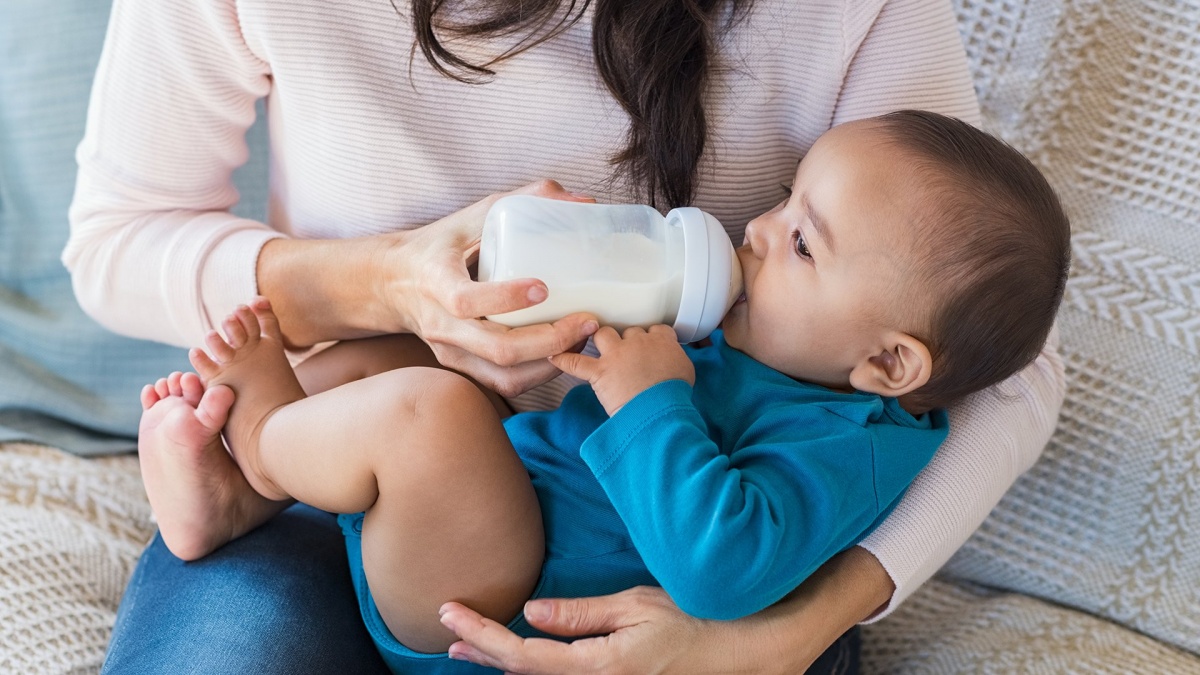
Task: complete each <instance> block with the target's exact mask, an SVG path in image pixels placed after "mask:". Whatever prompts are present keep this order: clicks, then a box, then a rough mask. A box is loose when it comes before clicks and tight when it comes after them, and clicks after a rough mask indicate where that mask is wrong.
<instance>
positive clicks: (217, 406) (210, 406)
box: [196, 384, 233, 433]
mask: <svg viewBox="0 0 1200 675" xmlns="http://www.w3.org/2000/svg"><path fill="white" fill-rule="evenodd" d="M231 407H233V390H232V389H230V388H229V387H226V386H225V385H223V384H218V385H217V386H215V387H213V388H211V389H209V390H208V391H206V392H204V396H203V397H201V399H200V404H199V405H197V406H196V419H197V420H198V421H199V422H200V424H201V425H202V426H203V427H204V428H205V429H208V430H209V431H211V432H213V433H218V432H220V431H221V428H222V427H224V426H225V422H226V421H227V420H228V419H229V409H230V408H231Z"/></svg>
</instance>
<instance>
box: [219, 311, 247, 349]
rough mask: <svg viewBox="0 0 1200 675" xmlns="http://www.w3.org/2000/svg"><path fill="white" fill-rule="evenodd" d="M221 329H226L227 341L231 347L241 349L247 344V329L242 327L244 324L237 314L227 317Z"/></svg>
mask: <svg viewBox="0 0 1200 675" xmlns="http://www.w3.org/2000/svg"><path fill="white" fill-rule="evenodd" d="M221 327H222V328H224V329H225V340H226V341H228V342H229V346H230V347H233V348H234V349H241V348H242V346H244V345H245V344H246V329H245V328H243V327H242V322H241V321H239V320H238V317H237V315H236V314H230V315H229V316H227V317H225V321H224V322H222V323H221Z"/></svg>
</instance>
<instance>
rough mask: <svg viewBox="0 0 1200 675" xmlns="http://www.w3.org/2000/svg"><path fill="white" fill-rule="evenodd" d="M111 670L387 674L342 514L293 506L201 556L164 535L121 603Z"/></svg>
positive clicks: (107, 661)
mask: <svg viewBox="0 0 1200 675" xmlns="http://www.w3.org/2000/svg"><path fill="white" fill-rule="evenodd" d="M104 672H105V673H114V674H116V673H119V674H122V675H124V674H125V673H155V674H158V673H172V672H198V673H264V674H267V673H325V672H336V673H339V674H344V675H350V674H352V673H372V674H379V673H387V672H388V671H387V668H386V667H385V666H384V664H383V661H382V660H381V659H380V657H379V655H378V653H377V652H376V651H375V646H374V645H373V644H372V642H371V638H370V636H369V635H368V634H367V631H366V629H365V628H364V626H363V622H362V618H361V617H360V615H359V611H358V603H357V601H356V600H355V595H354V587H353V586H352V585H351V582H350V571H349V567H348V566H347V562H346V547H345V543H344V539H343V537H342V532H341V528H339V527H338V525H337V519H336V517H335V516H332V515H330V514H327V513H324V512H322V511H318V510H316V509H313V508H311V507H308V506H303V505H296V506H293V507H291V508H289V509H287V510H286V511H284V512H283V513H281V514H280V515H279V516H277V517H275V518H274V519H273V520H271V521H270V522H268V523H266V524H265V525H263V526H262V527H260V528H258V529H257V530H254V531H253V532H251V533H250V534H248V535H246V536H244V537H242V538H240V539H238V540H236V541H234V542H231V543H229V544H227V545H226V546H224V547H223V548H221V549H220V550H218V551H216V552H214V553H213V554H211V555H209V556H207V557H205V558H203V559H202V560H199V561H196V562H192V563H184V562H183V561H181V560H179V559H178V558H176V557H175V556H174V555H172V554H171V552H170V551H168V550H167V548H166V546H164V545H163V542H162V539H161V538H160V537H155V539H154V541H153V542H152V543H151V544H150V546H149V547H148V548H147V549H146V552H145V553H143V555H142V558H141V560H139V561H138V565H137V568H136V569H135V571H134V574H133V578H132V579H131V580H130V582H129V587H128V588H127V589H126V591H125V596H124V597H123V598H122V600H121V607H120V610H119V611H118V613H117V622H116V626H115V627H114V629H113V637H112V642H111V643H110V644H109V649H108V654H107V656H106V658H105V663H104Z"/></svg>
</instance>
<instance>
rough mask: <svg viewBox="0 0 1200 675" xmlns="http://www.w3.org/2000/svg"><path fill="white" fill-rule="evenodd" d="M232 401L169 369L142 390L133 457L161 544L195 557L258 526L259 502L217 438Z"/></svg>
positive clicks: (193, 377)
mask: <svg viewBox="0 0 1200 675" xmlns="http://www.w3.org/2000/svg"><path fill="white" fill-rule="evenodd" d="M232 402H233V392H232V391H230V390H229V388H228V387H211V388H209V389H208V390H207V391H205V389H204V385H203V384H201V382H200V378H198V377H196V375H195V373H186V374H182V373H171V375H170V376H169V377H165V378H162V379H160V380H159V381H158V382H157V383H156V384H152V385H151V384H148V385H146V386H145V387H144V388H143V389H142V410H143V412H142V420H141V424H140V426H139V428H138V461H139V462H140V463H141V469H142V481H143V482H144V483H145V486H146V495H147V496H148V497H149V499H150V506H151V508H153V510H154V515H155V517H156V518H157V519H158V526H159V531H160V533H161V534H162V537H163V541H164V542H165V543H166V545H167V548H168V549H170V550H171V552H172V553H174V554H175V555H176V556H179V557H180V558H182V559H184V560H195V559H197V558H200V557H203V556H205V555H207V554H208V553H210V552H212V551H213V550H214V549H216V548H217V547H219V546H221V545H222V544H224V543H225V542H228V541H230V540H231V539H234V538H236V537H239V536H241V535H242V534H245V533H246V532H247V531H248V530H250V529H251V528H252V527H254V526H255V525H257V521H255V520H253V517H254V516H253V515H252V514H255V513H256V512H257V511H258V510H260V509H258V508H257V507H258V506H259V502H261V501H262V497H260V496H259V495H258V494H257V493H255V492H254V489H253V488H251V487H250V485H249V484H248V483H247V482H246V480H245V479H244V478H242V472H241V470H240V469H238V467H237V465H236V464H234V462H233V459H232V458H231V457H230V456H229V453H227V452H225V447H224V446H223V445H222V444H221V436H220V434H221V427H222V426H223V425H224V424H225V418H226V416H227V415H228V413H229V406H230V404H231V403H232Z"/></svg>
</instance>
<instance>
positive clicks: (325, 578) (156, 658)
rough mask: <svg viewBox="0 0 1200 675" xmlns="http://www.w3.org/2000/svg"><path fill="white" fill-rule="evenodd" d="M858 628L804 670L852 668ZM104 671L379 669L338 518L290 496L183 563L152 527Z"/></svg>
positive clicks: (839, 672) (848, 674)
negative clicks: (257, 522) (265, 518)
mask: <svg viewBox="0 0 1200 675" xmlns="http://www.w3.org/2000/svg"><path fill="white" fill-rule="evenodd" d="M858 650H859V642H858V635H857V631H856V630H855V631H851V632H850V633H847V634H846V635H845V636H843V637H842V638H841V639H840V640H838V641H837V642H836V643H834V645H833V646H832V647H830V649H829V651H827V652H826V653H825V654H824V655H823V656H822V657H821V658H820V659H819V660H818V662H817V663H816V664H814V668H813V669H812V670H810V671H809V673H810V674H812V675H815V674H817V673H820V674H821V675H825V674H826V673H828V674H830V675H854V674H855V673H857V672H858ZM102 672H103V673H108V674H111V675H125V674H126V673H133V674H141V673H146V674H153V675H158V674H159V673H255V674H256V675H270V674H272V673H280V674H284V673H288V674H291V673H337V674H338V675H354V674H356V673H371V674H375V675H385V674H386V673H388V670H387V667H386V666H385V665H384V663H383V660H382V659H381V658H380V657H379V654H378V652H376V651H375V645H374V644H373V643H372V642H371V637H370V635H368V633H367V629H366V628H365V627H364V625H363V620H362V617H361V615H360V614H359V608H358V602H357V600H356V598H355V594H354V587H353V585H352V584H351V581H350V568H349V566H348V565H347V562H346V546H345V543H344V540H343V537H342V531H341V528H340V527H339V526H338V524H337V518H336V517H335V516H332V515H330V514H327V513H324V512H322V511H318V510H316V509H313V508H311V507H308V506H304V505H300V504H297V505H296V506H293V507H291V508H289V509H288V510H286V511H284V512H283V513H281V514H279V515H278V516H276V517H275V518H274V519H272V520H271V521H270V522H268V523H267V524H265V525H263V526H262V527H260V528H258V529H257V530H255V531H253V532H251V533H250V534H248V535H246V536H244V537H242V538H241V539H238V540H236V541H233V542H230V543H229V544H226V545H225V546H224V547H222V548H221V549H219V550H217V551H216V552H214V553H213V554H211V555H209V556H208V557H206V558H203V559H201V560H198V561H196V562H191V563H185V562H183V561H181V560H179V559H178V558H176V557H175V556H174V555H172V554H171V552H170V551H168V550H167V547H166V546H165V545H164V544H163V542H162V538H161V537H155V538H154V541H153V542H151V544H150V546H149V547H148V548H147V549H146V552H145V553H143V554H142V558H141V560H140V561H138V565H137V568H136V569H135V570H134V572H133V577H132V578H131V579H130V580H129V587H128V588H127V589H126V590H125V596H124V597H123V598H122V599H121V607H120V610H119V611H118V612H117V623H116V626H115V627H114V628H113V636H112V642H111V643H110V644H109V646H108V654H107V656H106V657H105V661H104V668H103V671H102Z"/></svg>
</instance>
